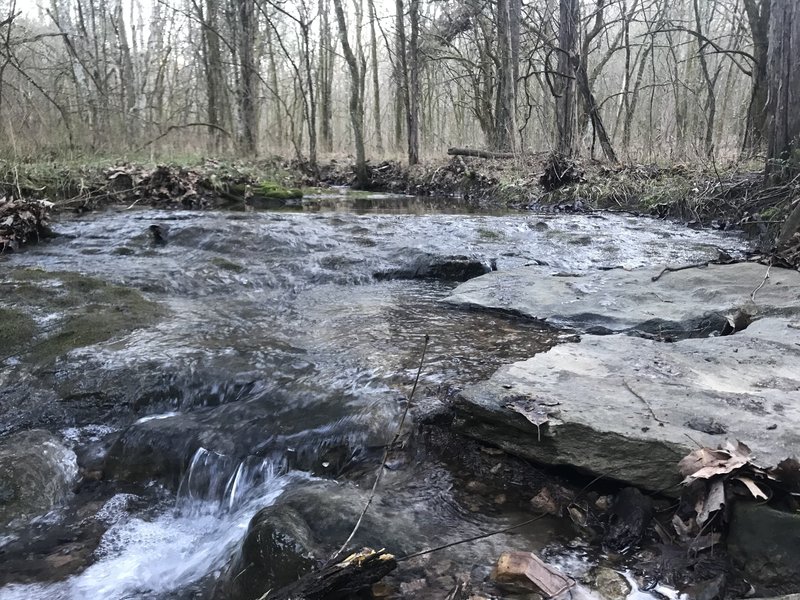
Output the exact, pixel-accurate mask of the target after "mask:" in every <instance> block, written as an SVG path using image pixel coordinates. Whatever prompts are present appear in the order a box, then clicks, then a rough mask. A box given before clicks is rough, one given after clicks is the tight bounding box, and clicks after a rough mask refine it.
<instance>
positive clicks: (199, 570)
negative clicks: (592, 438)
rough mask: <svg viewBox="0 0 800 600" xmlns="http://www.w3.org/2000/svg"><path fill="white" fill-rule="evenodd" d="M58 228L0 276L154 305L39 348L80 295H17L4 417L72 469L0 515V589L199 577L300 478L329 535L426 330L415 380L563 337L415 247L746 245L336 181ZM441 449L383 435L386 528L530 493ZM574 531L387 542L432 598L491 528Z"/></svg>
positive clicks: (2, 378) (638, 256)
mask: <svg viewBox="0 0 800 600" xmlns="http://www.w3.org/2000/svg"><path fill="white" fill-rule="evenodd" d="M152 225H157V226H159V227H160V228H161V230H162V231H165V232H166V233H165V236H166V243H164V244H157V243H155V242H154V240H153V237H152V235H151V233H150V231H149V228H150V227H151V226H152ZM167 229H168V231H167ZM55 230H56V231H57V232H58V233H59V234H60V235H59V237H57V238H55V239H53V240H50V241H47V242H44V243H42V244H40V245H38V246H32V247H29V248H28V249H27V250H25V251H24V252H20V253H18V254H15V255H10V256H5V257H2V258H0V281H2V282H3V284H4V285H7V286H8V285H12V283H13V281H17V280H20V278H29V279H30V278H31V275H30V274H31V273H32V271H30V269H42V270H44V271H46V272H51V273H55V272H57V273H59V275H54V276H52V277H51V278H48V277H41V276H38V275H37V280H38V281H37V283H36V285H38V286H40V288H56V289H60V288H64V287H65V286H66V285H67V283H65V282H66V278H65V277H66V276H64V275H63V273H80V274H82V275H84V276H88V277H90V278H92V280H95V279H96V280H100V281H102V282H107V283H109V284H113V285H114V286H121V287H124V288H133V289H135V290H137V291H138V292H141V295H142V296H143V297H144V298H145V299H146V300H148V301H150V302H152V303H154V305H155V306H157V308H158V311H160V312H158V314H157V315H155V316H152V318H148V319H144V320H143V321H142V325H143V326H141V327H138V328H133V326H131V327H128V328H126V327H125V323H124V322H123V323H122V324H121V325H120V327H121V329H120V331H121V333H119V334H116V335H110V336H108V339H104V340H102V341H99V342H93V343H91V344H90V345H84V346H80V345H78V346H80V347H78V346H76V347H75V348H72V349H68V352H66V353H57V355H56V356H54V355H53V354H54V353H50V354H48V352H45V351H43V350H42V351H39V350H37V348H41V347H42V344H46V343H47V342H46V338H47V334H46V332H47V331H48V330H49V329H51V328H53V327H58V326H59V323H63V322H64V320H65V319H68V317H69V315H70V313H71V312H75V311H78V310H81V311H88V314H89V315H91V314H93V312H92V311H96V310H97V309H96V308H95V307H94V305H93V304H90V303H88V301H87V303H86V304H84V305H80V303H78V304H76V303H75V302H60V303H57V304H52V305H48V304H47V302H44V303H43V301H41V299H40V296H41V294H43V293H44V292H42V293H41V294H40V296H37V298H38V299H37V300H36V302H33V301H31V304H26V301H25V300H23V299H20V298H19V297H15V298H16V299H15V301H14V302H13V303H12V305H11V308H13V309H15V310H18V311H22V312H27V313H29V314H30V315H31V316H33V320H34V325H35V327H36V328H37V331H38V332H39V333H38V334H37V335H38V338H35V339H36V340H37V343H38V344H39V346H33V347H32V348H33V349H31V348H28V349H25V350H24V351H20V352H19V353H17V354H12V355H10V356H5V357H2V356H0V359H2V361H3V362H2V363H0V393H2V395H3V396H5V398H4V399H3V401H2V402H3V403H2V409H3V410H2V412H0V432H2V433H3V435H10V434H12V433H14V432H16V431H20V430H25V429H30V428H43V429H47V430H49V431H51V432H54V433H56V434H57V436H58V437H59V438H61V439H62V440H63V441H64V443H65V444H66V445H68V446H69V447H70V448H72V449H73V450H74V452H75V454H76V455H77V460H78V463H79V465H80V468H81V475H82V476H83V477H84V480H83V483H81V484H80V485H79V486H78V488H77V491H76V493H75V494H74V495H72V496H70V497H68V498H67V500H66V501H65V502H64V503H63V504H62V505H61V506H59V507H58V508H56V509H55V510H53V511H51V512H49V513H48V514H46V515H43V516H40V517H38V518H37V519H34V520H33V522H30V523H23V524H19V523H17V524H15V525H12V526H9V527H8V528H7V530H6V531H2V530H0V586H3V587H0V599H3V600H10V599H12V598H14V599H15V598H20V599H21V598H47V599H76V600H77V599H104V600H106V599H109V600H111V599H121V598H134V597H135V598H199V597H208V595H209V594H210V593H211V590H212V589H213V580H214V578H215V575H217V574H219V573H221V572H223V571H224V569H225V568H226V565H227V564H228V562H229V560H230V558H231V556H232V555H233V554H234V553H235V552H236V549H237V547H238V546H239V544H240V543H241V540H242V538H243V536H244V532H245V530H246V528H247V525H248V522H249V520H250V519H251V518H252V516H253V515H254V514H255V513H256V512H257V511H258V510H259V509H261V508H263V507H264V506H267V505H269V504H270V503H272V502H275V501H276V500H277V499H279V498H280V497H281V496H282V495H285V494H287V493H290V492H291V493H300V492H303V491H304V490H305V491H306V492H307V493H308V500H307V502H309V503H315V510H317V511H318V512H319V519H318V520H319V522H320V523H325V526H324V528H325V530H324V531H322V532H321V533H320V536H321V538H323V539H322V542H324V544H326V545H327V546H329V547H336V546H337V545H338V544H340V543H341V542H342V541H343V540H344V538H346V536H347V533H348V531H349V529H350V528H351V527H352V524H353V520H354V519H352V518H351V513H352V511H350V510H349V509H345V508H343V507H345V506H347V507H357V508H360V506H362V505H363V501H364V499H365V498H366V495H365V494H366V492H365V490H366V489H369V487H370V486H371V484H372V477H374V469H375V464H376V461H377V457H379V455H380V452H381V450H380V449H381V447H382V446H383V444H385V442H386V440H388V439H391V436H392V433H393V432H394V428H395V427H396V425H397V422H398V419H399V416H400V414H401V413H402V410H403V407H404V403H405V401H406V398H407V396H408V392H409V389H410V386H411V383H412V381H413V378H414V374H415V372H416V367H417V363H418V361H419V359H420V354H421V350H422V340H423V337H424V335H425V334H428V335H430V339H431V342H430V346H429V348H428V351H427V356H426V360H425V363H424V366H423V369H422V377H421V381H420V390H418V394H419V398H420V402H422V401H424V398H425V397H426V396H434V395H436V394H441V393H445V392H443V390H446V389H448V386H451V387H453V386H454V387H461V386H463V385H465V384H468V383H470V382H474V381H478V380H480V379H482V378H486V377H488V376H489V375H490V374H491V373H492V372H493V371H494V369H496V368H497V367H498V366H499V365H501V364H503V363H505V362H509V361H513V360H519V359H522V358H527V357H529V356H531V355H533V354H535V353H536V352H539V351H543V350H545V349H547V348H548V347H550V346H551V345H552V344H554V343H558V342H559V341H564V340H567V339H568V338H569V336H568V335H565V334H564V333H563V332H558V331H555V330H552V329H549V328H547V327H545V326H541V325H538V324H535V323H531V322H528V321H524V320H521V319H516V318H514V317H512V316H503V315H497V314H490V313H485V312H468V311H461V310H457V309H454V308H452V307H448V306H446V305H443V304H440V302H439V301H440V300H441V299H442V298H443V297H445V296H446V295H447V294H448V293H449V291H450V290H452V289H453V287H454V286H455V285H457V282H454V281H441V280H436V279H415V278H413V276H414V274H415V273H417V274H418V273H419V272H420V270H419V266H420V265H421V264H429V263H430V262H431V261H433V262H436V261H438V260H440V259H442V258H444V257H450V256H454V255H463V256H467V257H469V258H472V259H476V260H477V261H480V262H481V263H482V264H485V265H490V264H494V266H495V267H496V268H497V269H499V270H504V269H510V268H514V267H520V266H523V265H526V264H532V263H535V264H546V265H548V266H549V267H550V268H552V270H553V272H565V273H576V272H583V271H586V270H589V269H598V268H613V267H622V268H632V267H637V266H641V265H661V264H668V263H669V264H682V263H687V262H697V261H701V260H708V259H711V258H716V256H717V253H718V249H724V250H727V251H729V252H732V253H735V250H736V249H737V248H739V247H741V245H742V241H741V240H740V239H739V238H737V237H735V236H732V235H730V234H723V233H720V232H710V231H694V230H690V229H686V228H684V227H683V226H681V225H678V224H672V223H669V222H664V221H656V220H650V219H646V218H636V217H631V216H624V215H612V214H589V215H534V214H529V213H503V214H476V213H474V212H473V213H467V212H466V211H464V210H462V209H459V208H458V207H455V208H453V207H452V206H451V207H450V208H449V209H448V210H447V211H446V214H445V211H442V212H437V210H436V208H435V206H434V205H432V204H431V203H430V201H427V202H425V203H422V204H420V203H415V202H412V201H408V200H404V199H391V198H382V199H381V198H379V199H376V200H372V201H364V200H361V201H359V202H352V201H350V202H348V200H347V198H346V196H343V197H342V199H341V201H337V202H336V203H334V204H333V205H332V207H330V208H328V209H325V210H310V209H308V208H306V210H305V211H303V210H301V209H298V210H296V211H248V212H181V211H178V212H156V211H148V210H130V211H124V210H110V211H107V212H102V213H98V214H89V215H83V216H75V217H69V218H67V217H64V218H62V219H61V220H60V222H58V223H57V224H56V226H55ZM35 273H37V274H38V271H35ZM81 281H83V280H81ZM70 285H72V284H70ZM81 285H84V286H85V285H86V284H85V282H84V283H82V284H81ZM8 289H10V288H8ZM78 295H79V296H80V294H78ZM96 314H98V315H100V316H98V317H97V318H98V319H103V318H106V317H105V316H104V315H106V313H104V312H100V313H96ZM40 338H41V339H40ZM41 340H44V341H41ZM412 428H413V427H410V428H409V429H412ZM1 441H2V439H0V442H1ZM452 464H453V463H452V461H448V460H444V459H443V458H441V457H439V456H437V455H436V453H435V452H432V451H430V450H426V451H415V452H406V453H398V455H397V456H396V457H393V458H392V460H391V461H390V463H389V465H388V466H389V467H390V469H389V470H387V472H386V473H387V474H386V475H385V476H384V479H383V481H382V483H381V493H380V494H379V495H378V499H377V501H376V503H375V509H374V514H375V519H376V520H377V521H376V522H378V523H379V526H377V527H378V528H379V529H380V530H381V531H382V532H383V533H384V534H385V537H384V538H383V540H382V543H383V545H385V546H386V547H387V548H388V549H390V550H391V551H393V552H395V553H397V554H399V555H403V554H407V553H411V552H413V551H415V550H419V549H423V548H426V547H429V546H432V545H437V544H442V543H446V542H449V541H454V540H457V539H461V538H465V537H469V536H473V535H476V534H479V533H481V532H484V531H490V530H492V529H498V528H502V527H504V526H508V525H509V524H511V523H514V522H518V521H521V520H524V519H525V518H527V517H529V516H530V514H529V513H526V512H525V510H523V508H524V507H522V508H521V506H522V505H520V504H518V503H517V504H515V503H514V502H512V501H511V499H510V498H509V497H507V496H508V494H506V493H504V491H503V490H502V489H498V490H489V491H488V492H486V493H485V494H483V495H482V496H480V497H479V498H478V497H477V496H475V495H474V494H472V495H471V494H470V490H474V489H476V487H480V486H477V485H476V482H475V481H473V480H471V479H470V476H469V475H467V474H464V473H460V472H458V471H457V469H454V467H453V466H452ZM336 482H338V483H336ZM298 490H300V492H298ZM531 495H533V494H531ZM300 497H301V498H302V497H303V496H302V495H301V496H300ZM476 498H478V499H476ZM356 510H357V509H356ZM337 511H338V514H340V515H341V516H342V518H341V519H338V520H337V519H336V518H335V514H336V513H337ZM331 512H333V513H335V514H334V517H333V518H332V517H331V515H330V514H328V513H331ZM312 518H313V517H312ZM575 538H576V535H575V532H574V531H573V530H571V528H570V527H569V526H568V525H566V524H564V523H562V522H559V521H558V520H555V519H545V520H542V521H539V522H537V523H536V524H534V525H533V526H531V527H528V528H525V529H522V530H519V531H518V532H512V533H508V534H502V535H498V536H494V537H491V538H487V539H485V540H481V541H479V542H475V543H473V544H466V545H462V546H457V547H455V548H452V549H450V550H448V551H447V552H442V553H438V554H435V555H431V556H429V557H427V558H425V559H424V560H421V561H418V562H417V563H414V565H413V566H408V563H406V564H405V565H403V566H401V571H402V570H403V569H406V575H404V576H403V578H404V579H405V583H402V584H398V586H399V587H397V588H396V589H395V591H394V593H396V594H398V597H400V596H402V595H403V594H404V592H403V590H405V597H419V598H423V597H431V598H441V597H443V596H444V594H445V593H446V591H447V589H448V588H449V584H450V583H452V575H453V574H454V573H466V574H468V575H471V576H472V577H473V578H481V577H484V576H485V575H486V574H488V571H489V568H490V566H491V564H492V563H493V561H494V560H496V558H497V556H498V555H499V554H500V552H502V551H503V550H505V549H508V548H516V549H527V550H533V551H543V552H544V553H545V554H546V555H547V556H549V557H550V558H551V559H552V560H553V561H555V562H559V561H561V562H562V564H564V565H565V566H566V567H567V569H568V570H571V572H574V573H575V572H579V571H580V570H581V569H586V568H588V567H589V566H591V564H590V563H591V560H592V559H590V558H588V556H584V555H585V553H584V552H583V550H582V549H581V546H580V544H578V543H577V542H575ZM431 557H433V558H431ZM414 569H416V571H415V570H414ZM431 573H434V574H435V575H434V576H431ZM403 578H401V579H403ZM418 580H424V581H425V582H426V583H425V584H424V585H422V584H414V585H417V587H414V585H412V584H413V583H414V581H418ZM409 582H410V583H409ZM403 586H405V587H403Z"/></svg>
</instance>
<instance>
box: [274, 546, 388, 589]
mask: <svg viewBox="0 0 800 600" xmlns="http://www.w3.org/2000/svg"><path fill="white" fill-rule="evenodd" d="M395 568H397V560H396V559H395V557H394V555H392V554H389V553H388V552H384V551H383V550H378V551H377V552H376V551H375V550H371V549H369V548H364V549H363V550H362V551H361V552H356V553H355V554H351V555H350V556H348V557H347V558H345V559H344V560H343V561H341V562H338V563H336V564H333V565H326V566H324V567H322V568H321V569H320V570H318V571H313V572H312V573H308V574H307V575H304V576H303V577H301V578H300V579H298V580H297V581H295V582H294V583H291V584H289V585H287V586H285V587H282V588H280V589H278V590H275V591H274V592H273V591H271V590H270V591H269V592H267V593H266V594H264V595H263V596H262V597H261V598H259V600H290V599H291V600H339V599H345V598H351V597H353V595H354V594H357V593H358V592H360V591H363V590H365V589H368V588H369V587H370V586H371V585H372V584H373V583H377V582H378V581H380V580H381V579H383V578H384V577H385V576H386V575H388V574H389V573H391V572H392V571H393V570H394V569H395Z"/></svg>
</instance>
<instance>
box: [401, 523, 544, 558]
mask: <svg viewBox="0 0 800 600" xmlns="http://www.w3.org/2000/svg"><path fill="white" fill-rule="evenodd" d="M546 516H548V515H547V513H542V514H540V515H536V516H535V517H533V518H530V519H528V520H526V521H522V523H517V524H515V525H510V526H508V527H504V528H503V529H496V530H494V531H490V532H489V533H481V534H479V535H475V536H472V537H470V538H465V539H463V540H456V541H455V542H450V543H448V544H442V545H441V546H436V547H435V548H426V549H425V550H420V551H418V552H413V553H411V554H406V555H405V556H401V557H400V558H398V559H397V562H403V561H406V560H410V559H412V558H417V557H418V556H425V555H426V554H432V553H434V552H438V551H439V550H445V549H446V548H452V547H453V546H458V545H460V544H467V543H469V542H475V541H477V540H482V539H485V538H488V537H491V536H493V535H498V534H500V533H507V532H509V531H513V530H514V529H519V528H520V527H524V526H525V525H530V524H531V523H535V522H536V521H539V520H540V519H543V518H545V517H546Z"/></svg>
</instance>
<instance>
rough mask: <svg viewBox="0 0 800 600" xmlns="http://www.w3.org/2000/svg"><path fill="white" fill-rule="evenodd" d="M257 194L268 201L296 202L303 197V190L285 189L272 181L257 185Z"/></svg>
mask: <svg viewBox="0 0 800 600" xmlns="http://www.w3.org/2000/svg"><path fill="white" fill-rule="evenodd" d="M258 194H259V195H261V196H264V197H265V198H268V199H270V200H297V199H300V198H302V197H303V190H300V189H297V188H285V187H282V186H280V185H279V184H277V183H275V182H274V181H262V182H261V183H259V185H258Z"/></svg>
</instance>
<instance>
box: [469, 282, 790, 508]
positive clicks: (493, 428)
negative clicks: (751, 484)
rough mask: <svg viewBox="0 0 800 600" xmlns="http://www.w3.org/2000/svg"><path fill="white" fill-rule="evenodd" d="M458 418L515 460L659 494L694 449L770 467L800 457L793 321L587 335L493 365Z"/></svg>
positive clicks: (675, 479) (672, 482)
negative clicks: (704, 334)
mask: <svg viewBox="0 0 800 600" xmlns="http://www.w3.org/2000/svg"><path fill="white" fill-rule="evenodd" d="M762 277H763V272H762ZM454 409H455V412H456V419H455V421H454V426H455V427H456V428H457V429H458V430H459V431H461V432H462V433H464V434H466V435H469V436H471V437H474V438H477V439H479V440H482V441H485V442H489V443H492V444H495V445H497V446H499V447H500V448H503V449H504V450H506V451H508V452H511V453H512V454H516V455H518V456H522V457H525V458H528V459H531V460H534V461H537V462H540V463H545V464H551V465H570V466H573V467H577V468H579V469H581V470H583V471H585V472H588V473H590V474H592V475H603V476H607V477H610V478H613V479H618V480H623V481H627V482H630V483H631V484H634V485H637V486H640V487H644V488H647V489H649V490H654V491H661V490H667V491H669V490H668V488H670V487H672V486H675V485H676V484H677V483H678V482H679V481H680V477H679V475H678V472H677V463H678V461H679V460H680V459H681V458H682V457H683V456H685V455H686V454H688V453H689V451H691V450H692V449H694V448H696V447H697V444H702V445H704V446H711V447H716V446H717V445H719V444H722V443H724V442H725V440H726V439H731V440H740V441H742V442H744V443H745V444H747V445H748V446H750V448H751V449H752V451H753V456H754V459H755V461H756V462H757V463H758V464H763V465H766V466H769V465H775V464H777V463H778V462H779V461H781V460H783V459H785V458H787V457H789V456H795V457H796V456H798V455H800V321H792V320H790V319H785V318H767V319H762V320H759V321H756V322H755V323H753V324H752V325H751V326H750V327H748V328H747V329H746V330H744V331H741V332H739V333H736V334H734V335H731V336H725V337H712V338H705V339H686V340H683V341H680V342H676V343H672V344H668V343H664V342H656V341H652V340H647V339H643V338H639V337H633V336H624V335H612V336H606V335H604V336H596V335H584V336H583V337H582V339H581V341H580V342H578V343H569V344H562V345H559V346H556V347H554V348H552V349H551V350H549V351H548V352H545V353H542V354H539V355H537V356H534V357H533V358H530V359H528V360H526V361H522V362H518V363H514V364H511V365H507V366H505V367H502V368H500V369H499V370H498V371H497V372H496V373H495V374H494V375H493V376H492V377H491V378H490V379H489V380H488V381H484V382H481V383H479V384H476V385H473V386H470V387H468V388H466V389H465V390H464V391H463V392H462V393H461V394H460V395H459V396H457V398H456V400H455V405H454ZM545 419H549V421H548V422H547V423H544V424H542V421H543V420H545ZM536 423H539V425H538V426H537V425H536ZM675 491H676V490H675V489H674V488H673V489H672V492H673V493H674V492H675Z"/></svg>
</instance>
